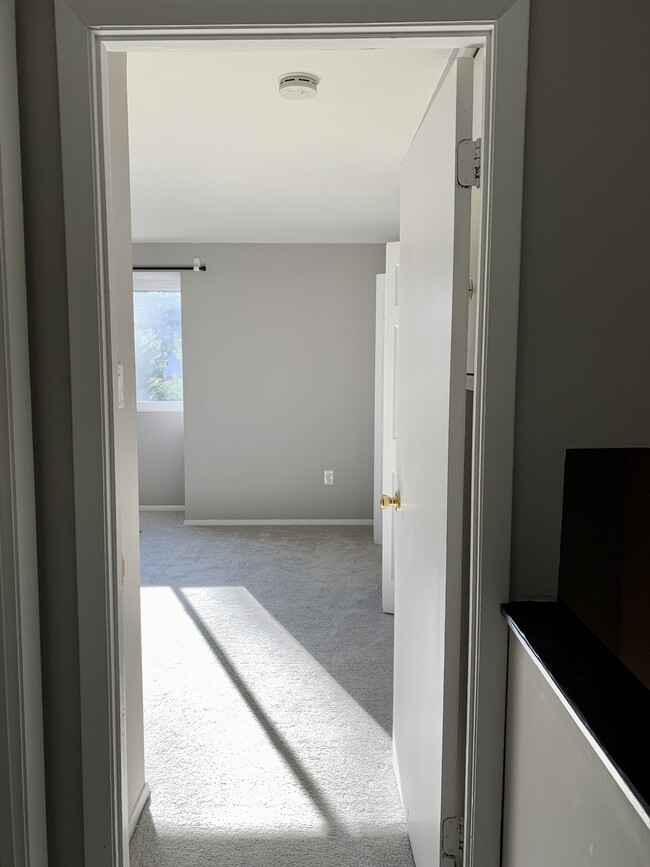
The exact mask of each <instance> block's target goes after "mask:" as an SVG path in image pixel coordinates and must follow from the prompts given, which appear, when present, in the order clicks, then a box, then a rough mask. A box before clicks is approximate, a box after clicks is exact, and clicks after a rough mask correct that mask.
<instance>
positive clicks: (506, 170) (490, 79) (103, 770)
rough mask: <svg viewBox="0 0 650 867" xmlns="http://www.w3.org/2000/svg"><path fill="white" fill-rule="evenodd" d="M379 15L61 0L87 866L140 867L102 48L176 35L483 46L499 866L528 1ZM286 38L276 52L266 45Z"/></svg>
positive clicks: (479, 681)
mask: <svg viewBox="0 0 650 867" xmlns="http://www.w3.org/2000/svg"><path fill="white" fill-rule="evenodd" d="M460 8H462V13H461V12H459V9H460ZM381 10H383V15H384V16H385V17H384V21H385V23H379V24H378V23H377V16H378V15H380V14H382V13H381V12H378V7H377V3H376V0H313V2H311V3H309V4H305V3H304V0H250V2H248V3H246V4H243V3H236V2H227V0H224V2H221V3H214V0H169V2H168V3H166V4H165V7H164V9H163V10H162V11H161V10H160V9H157V10H154V9H153V7H152V5H151V3H150V0H55V11H56V47H57V63H58V71H59V96H60V110H61V138H62V155H63V187H64V200H65V221H66V254H67V258H66V261H67V269H68V309H69V311H70V316H69V333H70V359H71V392H72V428H73V460H74V482H75V510H76V511H75V519H76V540H77V576H78V579H77V580H78V600H79V618H78V621H79V646H80V660H81V661H80V667H81V671H80V676H81V716H82V722H81V725H82V767H83V781H82V785H83V804H84V811H83V814H84V829H85V834H84V839H85V847H86V862H87V863H89V864H92V865H93V867H122V865H126V864H128V846H127V845H126V844H125V836H126V834H125V831H126V827H125V819H124V806H123V794H122V780H123V777H124V775H125V774H126V756H125V752H124V745H123V742H122V739H121V734H120V732H121V720H122V717H123V707H122V701H123V696H122V692H121V677H122V675H121V673H120V643H119V634H120V617H119V611H120V606H119V587H120V578H119V567H118V558H117V556H116V552H117V545H116V529H115V509H116V505H115V482H114V468H113V452H112V450H113V434H112V415H113V401H112V395H113V382H112V379H113V371H112V366H111V360H110V359H109V358H108V357H107V353H108V352H110V349H109V347H110V345H111V344H110V334H109V333H108V332H109V329H110V327H109V318H108V315H107V314H108V291H107V261H106V259H107V253H108V251H107V247H106V238H105V214H106V207H107V206H106V200H107V196H110V183H111V182H110V165H109V164H108V163H107V156H106V153H105V150H104V142H103V138H102V100H103V98H104V96H103V94H102V87H103V86H104V82H103V80H102V77H101V67H102V63H103V60H102V58H103V56H104V52H106V51H107V50H109V49H111V48H112V49H114V50H124V48H125V47H126V45H127V44H128V45H129V46H133V47H137V46H141V47H145V48H147V47H149V48H151V47H154V43H153V42H152V41H151V40H152V38H155V44H156V45H160V47H169V48H173V47H174V45H173V42H174V41H175V40H178V39H179V38H180V39H182V40H183V41H184V42H185V43H187V45H186V47H191V46H190V43H198V42H201V41H210V42H212V43H217V42H220V43H221V45H222V46H224V47H225V48H226V49H227V48H228V47H231V48H232V47H244V46H246V47H248V46H254V45H255V44H256V40H259V39H264V40H266V41H265V43H264V47H265V48H268V47H269V46H271V47H276V46H277V44H279V43H282V42H284V43H285V44H288V43H290V44H292V45H294V46H295V45H297V44H298V42H297V40H299V39H305V38H306V39H310V40H312V39H313V40H314V44H315V43H318V42H328V44H330V45H331V44H333V43H332V40H334V39H344V40H345V41H346V46H350V45H351V41H349V40H350V39H351V38H352V39H354V40H361V39H366V38H368V37H370V36H372V40H373V42H378V41H379V40H380V39H382V38H383V39H387V40H388V41H389V42H390V43H391V44H392V45H393V46H395V47H397V45H398V44H399V43H401V42H402V40H408V39H413V40H415V41H414V43H413V44H416V42H418V41H419V42H420V43H421V42H422V39H423V38H427V37H428V38H430V37H432V36H438V37H439V36H440V34H444V35H445V38H446V39H452V38H455V37H457V38H458V39H459V40H460V42H462V41H463V40H465V42H464V44H467V42H466V40H467V39H468V38H475V39H476V40H477V43H476V44H478V43H479V42H481V41H483V42H484V44H485V48H486V116H485V135H484V149H483V162H484V165H483V178H484V192H485V195H484V201H483V208H484V215H485V219H484V220H483V244H482V259H481V262H482V265H481V282H480V285H481V286H482V287H483V292H482V293H481V295H480V297H479V302H478V308H479V309H478V311H477V319H478V327H477V341H478V349H479V352H478V353H477V367H476V376H475V388H476V401H475V421H474V442H475V445H474V459H473V473H472V476H473V484H472V497H473V515H472V558H471V594H470V597H471V598H470V646H471V648H472V652H471V654H470V660H469V669H470V683H469V696H468V705H469V720H468V773H467V801H466V804H467V809H466V822H465V828H466V836H465V859H466V867H477V864H478V856H477V855H476V854H475V853H476V852H480V853H481V854H480V863H481V867H497V865H498V864H499V863H500V835H501V816H502V811H501V792H502V783H503V739H504V725H505V685H506V671H507V657H506V653H507V629H506V625H505V622H504V621H503V618H502V617H501V614H500V611H499V603H500V602H503V601H504V600H505V599H507V598H508V595H509V575H510V544H511V509H512V477H513V455H514V409H515V377H516V350H517V330H518V295H519V264H520V249H521V213H522V207H521V206H522V186H523V154H524V147H523V146H524V124H525V90H526V69H527V47H528V15H529V0H465V2H464V3H463V4H462V6H461V5H459V4H458V2H457V0H387V2H385V3H384V4H382V5H381ZM459 14H462V15H463V16H464V20H463V21H462V22H459V21H458V16H459ZM154 16H155V18H154ZM154 20H155V24H153V23H152V22H153V21H154ZM259 21H265V22H266V24H265V25H263V26H260V25H259ZM341 21H343V22H347V23H344V24H342V23H339V22H341ZM328 22H329V23H328ZM412 22H421V23H418V24H413V23H412ZM422 22H425V23H422ZM426 22H428V23H426ZM396 37H399V38H396ZM275 39H277V40H278V42H277V43H276V42H272V41H269V40H275ZM460 42H459V44H460ZM109 43H112V45H111V44H109ZM257 44H258V45H259V42H258V43H257ZM212 47H214V46H212ZM497 93H498V99H496V95H497ZM488 406H489V413H488V412H487V407H488ZM127 842H128V841H127Z"/></svg>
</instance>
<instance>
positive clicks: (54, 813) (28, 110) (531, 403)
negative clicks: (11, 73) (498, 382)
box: [16, 0, 650, 867]
mask: <svg viewBox="0 0 650 867" xmlns="http://www.w3.org/2000/svg"><path fill="white" fill-rule="evenodd" d="M16 5H17V18H18V28H17V30H18V33H17V37H18V61H19V96H20V102H21V105H20V108H21V144H22V155H23V193H24V204H25V215H26V245H27V280H28V305H29V319H30V322H29V328H30V357H31V362H32V389H33V391H32V401H33V408H34V451H35V465H36V466H35V468H36V499H37V525H38V534H39V576H40V592H41V612H42V621H41V622H42V645H43V667H44V672H43V674H44V714H45V726H46V771H47V798H48V804H47V806H48V841H49V848H50V858H51V862H52V863H53V864H57V865H58V864H65V865H66V867H80V865H82V864H83V855H82V848H83V831H82V812H81V753H80V730H79V663H78V646H77V638H76V637H77V609H76V581H77V576H76V565H75V549H74V539H75V535H74V512H73V506H74V503H73V475H72V437H71V423H70V382H69V377H70V369H69V347H68V318H67V314H68V311H67V279H66V272H65V237H64V232H63V203H62V191H61V154H60V141H59V118H58V89H57V74H56V65H55V64H56V52H55V45H54V24H53V0H18V2H17V4H16ZM268 5H271V4H270V3H269V4H268ZM274 5H275V4H274ZM325 5H327V4H325ZM400 5H401V4H400V3H399V2H397V0H395V2H394V3H393V5H392V8H393V9H395V10H396V13H395V14H396V15H397V16H398V15H399V9H400ZM322 7H323V4H322V3H321V4H320V5H319V4H318V3H315V2H314V3H313V4H311V6H310V8H311V9H313V14H314V15H316V14H317V13H318V10H319V8H320V9H322ZM386 7H388V4H386ZM347 9H348V12H346V14H347V15H348V16H349V17H352V15H353V12H354V9H355V3H354V0H351V2H349V3H348V6H347ZM218 13H219V7H218V4H217V3H215V20H216V19H217V18H218V17H219V16H218ZM649 28H650V4H648V3H647V2H646V0H620V2H618V3H616V4H612V3H610V2H606V0H573V2H572V3H570V4H568V3H566V2H564V0H532V21H531V55H530V73H529V100H528V121H527V150H526V166H525V179H524V245H523V261H522V286H521V317H520V350H519V381H518V394H519V398H518V413H517V451H516V464H515V470H516V479H515V503H514V507H515V510H514V539H513V593H514V594H515V595H521V594H526V593H529V592H532V591H536V590H543V589H544V588H547V589H549V590H553V589H554V587H555V576H556V574H557V570H556V566H557V555H558V551H559V519H560V508H561V483H560V479H561V466H562V455H563V450H564V448H565V447H566V445H567V444H569V443H571V444H573V445H578V444H580V443H579V442H578V441H590V442H594V443H595V442H596V441H598V442H599V444H602V442H603V440H605V439H606V438H607V439H609V440H611V441H612V442H616V443H617V444H620V445H627V444H629V443H632V444H634V445H647V444H648V443H649V442H650V419H649V416H650V409H649V406H648V401H647V400H644V398H643V381H644V374H645V371H646V370H647V368H648V362H649V360H650V358H649V355H650V353H649V350H648V346H650V344H649V343H648V340H647V337H646V332H647V322H648V321H649V319H648V312H649V310H648V305H650V293H648V292H647V291H645V290H644V287H646V286H647V262H646V258H647V254H646V245H647V239H646V233H647V230H646V226H647V220H646V217H645V207H646V204H647V202H648V200H649V198H650V196H649V192H650V191H649V189H648V185H649V184H650V175H649V174H648V172H647V171H646V170H645V169H644V168H643V167H642V168H641V170H640V171H639V172H638V174H636V175H635V176H634V177H632V176H631V174H630V171H629V169H628V165H629V161H630V140H631V139H632V138H633V139H634V140H639V141H647V139H648V123H649V120H650V119H649V118H648V114H647V112H645V111H644V110H643V108H644V106H643V93H644V86H643V85H644V83H645V82H646V81H647V76H648V64H647V58H646V53H645V34H646V33H647V32H648V29H649Z"/></svg>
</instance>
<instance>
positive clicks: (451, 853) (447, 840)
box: [442, 817, 463, 867]
mask: <svg viewBox="0 0 650 867" xmlns="http://www.w3.org/2000/svg"><path fill="white" fill-rule="evenodd" d="M442 854H443V855H444V856H445V857H446V858H452V859H453V862H454V864H455V867H461V865H462V863H463V820H462V819H458V818H456V817H452V818H449V819H444V820H443V823H442Z"/></svg>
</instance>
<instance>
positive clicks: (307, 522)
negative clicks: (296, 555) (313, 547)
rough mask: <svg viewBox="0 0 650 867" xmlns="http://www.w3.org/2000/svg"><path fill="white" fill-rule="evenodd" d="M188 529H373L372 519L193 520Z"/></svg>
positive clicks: (186, 524)
mask: <svg viewBox="0 0 650 867" xmlns="http://www.w3.org/2000/svg"><path fill="white" fill-rule="evenodd" d="M184 524H185V526H186V527H294V526H301V527H302V526H306V527H321V526H325V527H371V526H372V518H248V519H247V518H233V519H230V518H209V519H207V520H203V519H199V518H192V519H190V520H186V521H185V522H184Z"/></svg>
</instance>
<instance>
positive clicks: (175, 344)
mask: <svg viewBox="0 0 650 867" xmlns="http://www.w3.org/2000/svg"><path fill="white" fill-rule="evenodd" d="M133 309H134V318H135V379H136V395H137V399H138V401H170V400H176V401H178V400H183V352H182V337H181V293H180V292H170V291H162V292H161V291H155V290H145V291H142V290H139V291H136V292H134V293H133Z"/></svg>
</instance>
